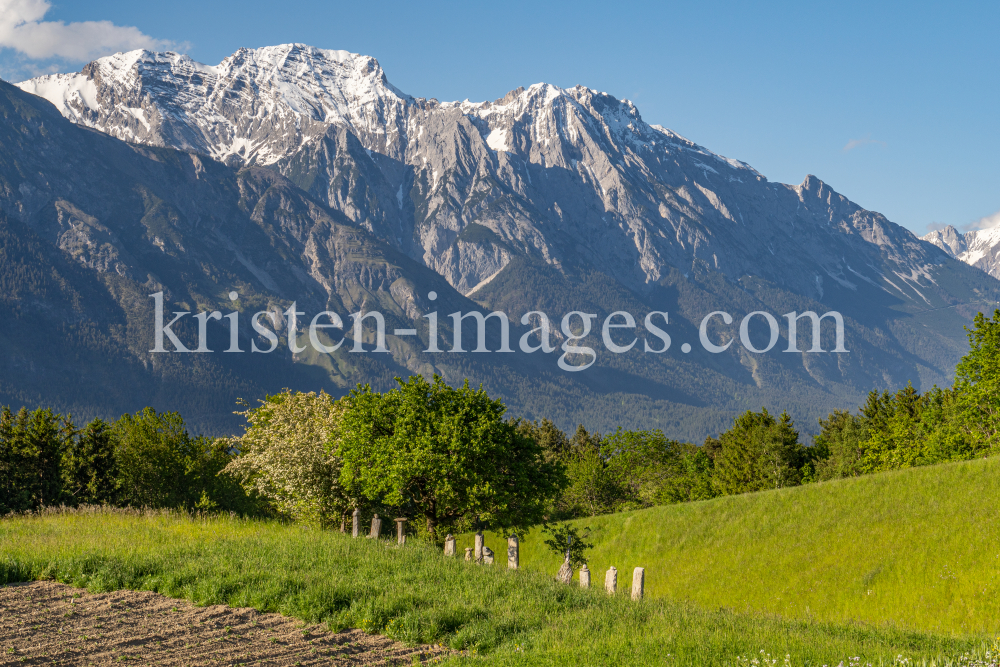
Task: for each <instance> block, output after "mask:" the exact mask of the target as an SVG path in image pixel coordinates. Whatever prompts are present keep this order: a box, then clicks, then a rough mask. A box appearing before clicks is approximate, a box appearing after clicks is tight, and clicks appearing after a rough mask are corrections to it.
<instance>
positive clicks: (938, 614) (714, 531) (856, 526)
mask: <svg viewBox="0 0 1000 667" xmlns="http://www.w3.org/2000/svg"><path fill="white" fill-rule="evenodd" d="M573 523H574V524H575V525H577V526H580V527H588V526H589V527H590V528H591V529H592V532H591V534H590V539H589V541H590V542H592V543H593V544H594V545H595V546H594V549H593V550H591V551H590V552H588V556H589V558H590V562H589V567H590V570H591V571H592V579H593V581H594V582H595V583H599V584H603V581H604V572H605V570H607V568H608V567H609V566H610V565H614V566H615V567H617V568H618V581H619V587H622V586H629V585H630V583H631V577H632V569H633V568H634V567H636V566H643V567H645V568H646V593H647V595H649V596H651V597H656V598H669V599H671V600H676V601H690V602H691V603H693V604H694V605H696V606H698V607H702V608H707V609H717V608H719V607H726V608H729V609H733V610H736V611H747V612H751V613H759V612H763V613H768V614H775V615H780V616H782V617H784V618H791V619H803V620H818V621H832V622H836V623H848V622H854V621H861V622H864V623H867V624H873V625H880V624H891V625H893V626H895V627H900V628H907V629H911V630H916V631H921V632H931V633H939V634H943V635H950V636H963V635H974V634H989V635H996V634H997V633H1000V458H990V459H979V460H975V461H967V462H961V463H949V464H943V465H936V466H928V467H922V468H910V469H906V470H899V471H895V472H887V473H881V474H878V475H870V476H865V477H856V478H850V479H843V480H837V481H831V482H824V483H820V484H811V485H806V486H801V487H792V488H788V489H782V490H777V491H766V492H761V493H754V494H746V495H740V496H727V497H722V498H717V499H714V500H710V501H705V502H697V503H686V504H680V505H669V506H663V507H654V508H650V509H646V510H641V511H635V512H628V513H622V514H612V515H606V516H598V517H593V518H589V519H580V520H578V521H574V522H573ZM542 539H543V538H542V536H541V535H540V532H539V531H537V530H536V531H533V532H532V533H531V534H529V535H528V536H527V537H525V538H523V539H522V541H521V565H522V567H526V568H528V569H533V570H539V571H544V572H547V573H551V574H552V575H554V574H555V572H556V571H557V570H558V568H559V564H560V562H561V560H560V559H559V557H558V556H556V555H555V554H553V553H551V552H550V551H549V550H548V549H547V548H546V547H545V546H544V545H543V544H542ZM471 544H472V537H471V536H469V535H463V536H462V537H461V539H460V540H459V547H464V546H471ZM486 544H487V546H491V547H492V548H494V549H495V550H497V551H498V553H503V551H504V549H505V541H503V540H501V538H500V536H498V535H489V536H487V539H486ZM460 551H461V549H460Z"/></svg>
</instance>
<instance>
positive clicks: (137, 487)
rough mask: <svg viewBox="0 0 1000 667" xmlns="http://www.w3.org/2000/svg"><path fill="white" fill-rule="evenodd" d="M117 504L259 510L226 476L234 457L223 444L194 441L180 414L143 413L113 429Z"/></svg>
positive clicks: (148, 410)
mask: <svg viewBox="0 0 1000 667" xmlns="http://www.w3.org/2000/svg"><path fill="white" fill-rule="evenodd" d="M113 431H114V434H113V437H114V440H115V461H116V465H117V469H118V502H119V503H121V504H122V505H127V506H132V507H154V508H155V507H170V508H176V509H184V510H188V511H193V510H206V511H212V510H223V511H234V512H239V513H242V514H251V513H255V512H256V511H257V510H259V509H260V508H259V505H258V504H257V503H255V502H254V499H252V498H249V497H248V496H247V495H246V494H245V493H244V492H243V490H242V488H241V487H240V485H239V484H238V482H237V481H236V480H235V479H234V478H233V477H231V476H229V475H228V474H227V473H224V472H223V470H224V469H225V467H226V466H227V465H228V464H229V462H230V460H232V458H233V457H234V456H235V455H236V452H235V451H233V450H232V448H230V446H229V444H228V442H227V441H225V440H217V439H214V438H206V437H202V436H198V437H192V436H191V435H190V434H189V433H188V432H187V429H186V428H185V426H184V420H183V419H182V418H181V416H180V415H179V414H177V413H176V412H160V413H158V412H156V410H154V409H153V408H145V409H143V410H142V411H141V412H137V413H136V414H134V415H123V416H122V417H121V419H119V420H118V421H117V422H115V424H114V428H113Z"/></svg>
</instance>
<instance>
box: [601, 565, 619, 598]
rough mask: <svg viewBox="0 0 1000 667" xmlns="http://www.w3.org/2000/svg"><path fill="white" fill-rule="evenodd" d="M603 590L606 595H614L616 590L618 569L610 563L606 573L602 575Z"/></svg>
mask: <svg viewBox="0 0 1000 667" xmlns="http://www.w3.org/2000/svg"><path fill="white" fill-rule="evenodd" d="M604 590H606V591H607V592H608V595H614V594H615V592H616V591H617V590H618V570H617V569H615V566H614V565H612V566H611V567H609V568H608V573H607V574H606V575H604Z"/></svg>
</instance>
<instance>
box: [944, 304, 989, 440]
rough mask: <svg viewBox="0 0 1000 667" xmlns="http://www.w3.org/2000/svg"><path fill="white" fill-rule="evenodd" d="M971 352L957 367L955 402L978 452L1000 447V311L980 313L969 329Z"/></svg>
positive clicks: (959, 416)
mask: <svg viewBox="0 0 1000 667" xmlns="http://www.w3.org/2000/svg"><path fill="white" fill-rule="evenodd" d="M966 331H967V332H968V336H969V351H968V353H966V355H965V356H964V357H962V359H961V361H959V362H958V366H957V367H956V368H955V384H954V391H955V401H956V403H957V405H956V407H957V417H958V420H959V425H960V428H961V429H962V430H963V431H964V432H965V433H967V434H969V435H970V436H971V437H972V439H973V442H974V447H975V449H977V450H985V451H990V452H996V451H997V449H998V445H1000V309H998V310H994V311H993V317H992V318H987V317H986V316H985V315H983V314H982V313H978V314H977V315H976V317H975V319H974V320H973V323H972V328H969V327H966Z"/></svg>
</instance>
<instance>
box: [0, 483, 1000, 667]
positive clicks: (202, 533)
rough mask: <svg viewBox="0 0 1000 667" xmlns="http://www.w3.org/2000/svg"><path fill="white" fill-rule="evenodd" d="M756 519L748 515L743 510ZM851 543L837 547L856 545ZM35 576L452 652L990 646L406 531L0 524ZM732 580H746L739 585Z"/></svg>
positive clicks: (97, 516) (798, 661)
mask: <svg viewBox="0 0 1000 667" xmlns="http://www.w3.org/2000/svg"><path fill="white" fill-rule="evenodd" d="M779 495H780V494H779ZM748 501H749V499H748ZM709 507H711V504H709V503H706V504H704V505H703V506H701V509H699V508H697V507H692V508H683V509H685V510H687V511H694V512H695V513H694V514H690V515H687V516H688V518H692V519H693V518H697V517H698V516H701V515H699V514H698V512H705V511H707V510H706V509H705V508H709ZM666 509H674V508H666ZM660 511H662V510H655V511H654V513H655V512H660ZM730 511H735V508H733V509H731V510H730ZM757 516H758V515H750V517H749V518H750V520H751V522H752V521H753V520H755V519H756V518H757ZM637 517H639V514H635V515H631V516H630V517H621V519H622V520H623V521H629V522H632V523H634V522H635V520H636V518H637ZM676 520H677V521H680V520H681V517H677V519H676ZM660 523H662V522H661V521H659V520H657V521H656V522H651V523H650V524H649V525H651V526H652V525H659V524H660ZM747 525H749V524H747ZM872 528H873V530H876V529H878V528H879V526H873V527H872ZM690 529H691V530H692V531H693V532H694V533H695V534H697V533H698V532H699V531H701V530H706V529H705V528H701V527H699V526H697V525H692V526H691V527H690ZM751 533H752V534H753V535H757V536H758V537H759V540H758V542H757V543H756V544H751V545H748V546H747V549H746V550H745V551H746V553H748V554H752V553H758V554H759V555H761V556H762V557H766V556H767V555H768V552H767V549H769V548H772V543H771V542H770V541H768V540H767V539H765V536H766V535H767V526H759V525H758V526H754V527H753V528H752V530H751ZM966 537H967V536H966ZM776 544H781V543H780V542H777V543H776ZM792 544H794V542H792ZM857 546H858V547H859V548H858V550H856V551H853V552H850V551H844V552H843V553H855V554H858V553H864V549H863V548H862V547H863V545H857ZM783 562H784V561H783ZM787 562H788V563H790V564H794V563H796V562H797V561H796V560H795V559H791V560H789V561H787ZM34 579H56V580H59V581H62V582H66V583H70V584H73V585H77V586H83V587H87V588H90V589H91V590H95V591H106V590H113V589H126V588H127V589H133V590H152V591H156V592H159V593H162V594H165V595H168V596H173V597H180V598H186V599H189V600H192V601H194V602H195V603H199V604H227V605H231V606H237V607H244V606H252V607H256V608H257V609H260V610H262V611H277V612H281V613H284V614H286V615H289V616H293V617H297V618H300V619H302V620H304V621H307V622H321V623H325V624H327V625H328V626H329V627H330V628H331V629H334V630H336V629H340V628H344V627H360V628H363V629H365V630H368V631H370V632H376V633H384V634H387V635H389V636H391V637H393V638H395V639H400V640H404V641H408V642H414V643H444V644H447V645H449V646H451V647H453V648H455V649H458V650H462V651H463V653H462V654H459V655H455V656H454V657H452V658H450V659H449V662H451V663H454V664H476V665H479V664H483V665H663V664H677V665H738V664H750V663H749V660H752V659H754V658H758V659H759V658H761V657H763V656H762V655H761V652H764V655H767V656H773V659H775V660H777V661H778V663H781V664H790V665H816V666H819V665H836V664H838V663H839V662H841V661H843V662H844V664H845V665H848V664H853V663H857V662H858V661H857V660H853V661H852V660H850V659H851V658H858V660H859V661H860V664H862V665H863V664H865V663H866V662H870V663H871V664H873V665H880V664H897V663H898V662H901V661H905V660H910V661H911V663H910V664H921V663H924V662H927V661H933V662H934V664H940V665H943V664H958V663H957V662H955V661H954V659H955V658H956V657H957V656H961V655H962V654H966V653H975V654H977V655H985V653H984V652H985V651H986V650H990V651H993V652H994V653H993V655H995V651H996V650H997V648H998V647H997V646H996V645H995V643H994V642H993V639H992V637H990V636H987V635H986V634H984V633H967V634H962V635H959V634H957V633H952V632H942V633H933V632H917V631H911V630H903V629H899V628H896V627H890V626H882V627H876V626H872V625H865V624H856V623H839V624H835V623H828V622H823V621H817V620H796V619H792V620H788V619H781V618H779V617H776V616H772V615H768V614H762V613H756V612H744V611H736V610H731V609H719V604H711V603H709V604H705V605H702V606H699V605H696V604H693V603H688V602H683V601H676V600H671V599H669V598H666V597H660V598H659V599H647V600H644V601H642V602H639V603H633V602H631V601H630V600H627V599H626V598H625V596H624V595H619V596H617V597H615V598H609V597H608V596H606V595H604V594H603V593H602V592H600V591H597V590H590V591H587V590H581V589H579V588H577V587H575V586H573V587H567V586H563V585H559V584H556V583H555V582H554V581H553V580H552V577H551V576H549V575H548V574H545V573H542V572H537V571H531V570H520V571H516V572H511V571H508V570H506V569H504V568H500V567H492V568H491V567H483V566H475V565H472V564H469V563H465V562H464V561H462V560H453V559H445V558H444V557H443V556H442V554H441V552H440V551H439V550H437V549H435V548H433V547H430V546H428V545H425V544H422V543H419V542H416V543H410V544H407V545H406V546H405V547H404V548H402V549H400V548H398V547H396V546H395V545H394V544H391V543H388V542H385V541H371V540H365V539H358V540H352V539H351V538H349V537H347V536H344V535H340V534H339V533H334V532H324V531H318V530H309V529H307V528H303V527H299V526H295V525H287V524H281V523H276V522H262V521H253V520H241V519H236V518H229V517H216V518H191V517H188V516H186V515H178V514H170V513H148V514H139V513H129V512H125V511H80V512H66V513H60V512H48V513H42V514H40V515H34V516H14V517H8V518H5V519H3V520H0V583H9V582H15V581H26V580H34ZM655 579H656V575H655V574H653V575H652V577H651V583H653V582H655ZM733 585H734V586H737V587H740V586H748V589H749V587H752V582H750V583H746V582H733ZM654 590H655V589H654ZM740 590H742V589H740ZM663 592H664V591H663V590H658V591H657V593H658V594H660V595H662V594H663ZM688 597H690V596H688ZM785 656H788V660H787V663H786V659H785ZM741 658H742V659H741ZM963 664H967V663H963ZM991 664H992V663H991Z"/></svg>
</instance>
